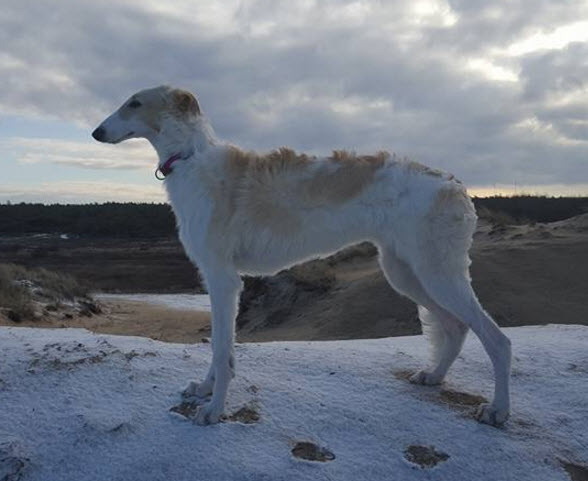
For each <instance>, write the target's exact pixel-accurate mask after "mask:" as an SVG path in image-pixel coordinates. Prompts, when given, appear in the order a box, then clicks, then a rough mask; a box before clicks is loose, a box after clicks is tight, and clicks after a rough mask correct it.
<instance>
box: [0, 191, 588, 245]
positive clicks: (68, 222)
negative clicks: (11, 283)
mask: <svg viewBox="0 0 588 481" xmlns="http://www.w3.org/2000/svg"><path fill="white" fill-rule="evenodd" d="M474 203H475V205H476V208H477V209H478V211H479V212H482V211H485V212H488V211H489V212H493V213H501V214H506V215H507V216H508V218H509V219H512V222H514V223H527V222H553V221H557V220H562V219H566V218H568V217H573V216H575V215H579V214H584V213H586V212H588V197H545V196H529V195H520V196H514V197H501V196H494V197H483V198H482V197H478V198H474ZM40 233H44V234H62V233H66V234H69V235H78V236H100V237H128V238H149V237H151V238H153V237H167V236H171V235H174V234H175V220H174V217H173V213H172V211H171V208H170V206H169V205H168V204H152V203H118V202H107V203H104V204H52V205H45V204H28V203H19V204H10V203H7V204H0V235H23V234H40Z"/></svg>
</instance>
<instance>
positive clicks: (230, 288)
mask: <svg viewBox="0 0 588 481" xmlns="http://www.w3.org/2000/svg"><path fill="white" fill-rule="evenodd" d="M201 267H202V271H203V273H204V278H205V279H206V284H207V286H208V293H209V295H210V301H211V305H212V364H211V366H210V370H209V372H208V374H207V376H206V379H205V380H204V382H203V383H202V384H200V385H196V383H190V385H189V386H188V389H187V391H188V392H186V394H190V391H192V393H193V394H196V395H202V394H204V395H206V394H209V393H210V391H211V390H212V398H211V400H210V402H208V403H206V404H204V405H202V406H201V407H200V409H199V411H198V414H197V418H196V422H197V423H198V424H214V423H217V422H218V421H219V420H220V418H221V416H222V414H223V411H224V408H225V401H226V398H227V392H228V389H229V383H230V382H231V379H232V378H233V377H234V375H235V355H234V340H235V317H236V316H237V300H238V297H239V292H240V291H241V288H242V282H241V279H240V277H239V275H238V273H237V272H236V271H235V270H234V269H230V268H227V267H226V266H222V265H215V266H214V267H213V268H210V266H206V267H204V266H201Z"/></svg>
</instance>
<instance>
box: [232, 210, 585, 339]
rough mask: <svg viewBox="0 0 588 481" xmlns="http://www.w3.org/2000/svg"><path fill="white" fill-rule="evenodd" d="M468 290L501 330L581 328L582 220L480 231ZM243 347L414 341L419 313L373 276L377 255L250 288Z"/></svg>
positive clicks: (367, 253)
mask: <svg viewBox="0 0 588 481" xmlns="http://www.w3.org/2000/svg"><path fill="white" fill-rule="evenodd" d="M471 257H472V261H473V263H472V268H471V272H472V278H473V283H474V288H475V289H476V292H477V293H478V295H479V297H480V299H481V301H482V304H483V305H484V306H485V308H486V309H487V310H488V311H489V312H490V313H491V314H492V315H493V316H494V318H495V319H496V321H497V322H498V323H499V324H500V325H501V326H519V325H537V324H547V323H561V324H585V325H588V303H587V302H586V292H588V269H586V266H588V214H586V215H583V216H578V217H573V218H571V219H568V220H565V221H560V222H555V223H551V224H536V225H532V226H531V225H524V226H502V227H493V226H491V225H489V224H487V223H484V222H480V225H479V227H478V230H477V233H476V235H475V239H474V246H473V248H472V252H471ZM248 287H249V292H247V291H246V292H245V294H244V307H245V309H242V313H241V315H240V318H239V320H238V324H239V325H240V326H241V331H240V334H241V336H242V338H243V339H263V340H270V339H352V338H371V337H385V336H392V335H409V334H417V333H420V325H419V322H418V320H417V317H416V308H415V306H414V305H413V303H412V302H410V301H408V300H407V299H405V298H403V297H401V296H399V295H398V294H396V293H395V292H394V291H393V290H392V289H391V288H390V287H389V286H388V284H387V282H386V280H385V279H384V277H383V275H382V274H381V272H380V269H379V266H378V262H377V255H376V251H375V249H374V248H371V247H370V246H368V245H361V246H359V247H352V248H349V249H347V250H346V251H344V252H342V253H339V254H337V255H335V256H333V257H330V258H328V259H326V260H319V261H313V262H310V263H307V264H305V265H302V266H299V267H296V268H294V269H291V270H289V271H285V272H282V273H280V274H278V275H277V276H275V277H273V278H267V279H265V280H261V281H259V280H257V281H255V282H250V283H249V284H248Z"/></svg>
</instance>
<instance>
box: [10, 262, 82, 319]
mask: <svg viewBox="0 0 588 481" xmlns="http://www.w3.org/2000/svg"><path fill="white" fill-rule="evenodd" d="M87 295H88V288H87V287H86V286H84V285H83V284H82V283H80V282H79V281H77V280H76V279H74V278H73V277H72V276H69V275H67V274H60V273H56V272H51V271H48V270H46V269H27V268H25V267H22V266H18V265H16V264H0V309H2V311H4V312H5V313H6V316H7V317H8V318H9V319H11V320H12V321H15V322H19V321H21V320H25V319H31V318H33V317H34V316H35V298H41V299H43V301H44V303H45V304H46V305H48V306H54V305H59V304H60V303H61V302H63V300H73V299H75V298H78V297H86V296H87Z"/></svg>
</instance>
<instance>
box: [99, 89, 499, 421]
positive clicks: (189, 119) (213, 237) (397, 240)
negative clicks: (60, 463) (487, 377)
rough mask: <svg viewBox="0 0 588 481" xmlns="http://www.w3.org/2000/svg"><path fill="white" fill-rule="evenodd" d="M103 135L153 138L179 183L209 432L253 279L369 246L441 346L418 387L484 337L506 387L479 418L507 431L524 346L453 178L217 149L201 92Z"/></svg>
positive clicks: (115, 118) (141, 112) (158, 104)
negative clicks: (491, 279)
mask: <svg viewBox="0 0 588 481" xmlns="http://www.w3.org/2000/svg"><path fill="white" fill-rule="evenodd" d="M93 136H94V137H95V138H96V139H97V140H99V141H102V142H109V143H118V142H121V141H123V140H126V139H129V138H137V137H141V138H146V139H147V140H149V141H150V142H151V144H152V145H153V147H154V148H155V150H156V151H157V153H158V155H159V159H160V162H159V167H158V170H159V172H160V173H167V175H166V177H165V180H164V184H165V189H166V191H167V194H168V197H169V201H170V203H171V206H172V208H173V211H174V213H175V216H176V220H177V226H178V232H179V237H180V240H181V242H182V244H183V246H184V248H185V250H186V253H187V255H188V256H189V257H190V259H191V260H192V261H193V262H194V263H195V264H196V265H198V267H199V268H200V271H201V273H202V275H203V277H204V280H205V282H206V284H207V286H208V291H209V293H210V298H211V302H212V346H213V359H212V363H211V367H210V370H209V372H208V374H207V376H206V377H205V379H204V381H203V382H201V383H197V382H190V384H189V385H188V387H187V388H186V390H185V393H186V395H188V396H198V397H208V396H211V399H210V401H209V402H208V403H206V404H204V405H203V406H202V407H201V408H200V410H199V413H198V422H199V423H201V424H208V423H215V422H217V421H218V420H219V419H220V418H221V416H222V414H223V410H224V405H225V400H226V397H227V391H228V387H229V382H230V380H231V378H232V377H233V376H234V370H235V358H234V354H233V343H234V335H235V317H236V314H237V300H238V296H239V293H240V291H241V288H242V283H241V279H240V274H244V273H246V274H273V273H275V272H277V271H279V270H281V269H283V268H285V267H288V266H291V265H293V264H296V263H299V262H303V261H305V260H308V259H310V258H315V257H319V256H326V255H329V254H332V253H333V252H336V251H337V250H339V249H341V248H343V247H345V246H348V245H350V244H353V243H357V242H362V241H369V242H372V243H373V244H375V245H376V246H377V247H378V249H379V252H380V265H381V267H382V270H383V272H384V274H385V276H386V278H387V280H388V281H389V283H390V285H392V286H393V287H394V288H395V289H396V290H397V291H398V292H400V293H401V294H404V295H406V296H407V297H409V298H411V299H412V300H413V301H414V302H416V303H417V305H418V311H419V317H420V319H421V322H422V325H423V331H424V332H425V334H427V335H428V337H429V339H430V341H431V345H432V353H433V356H432V363H431V366H430V367H429V368H427V369H425V370H422V371H419V372H417V373H415V374H414V375H413V376H412V378H411V381H412V382H415V383H421V384H439V383H440V382H441V381H442V380H443V378H444V376H445V374H446V373H447V371H448V369H449V367H450V366H451V364H452V363H453V361H454V360H455V358H456V357H457V355H458V354H459V352H460V350H461V347H462V345H463V342H464V339H465V336H466V334H467V332H468V329H469V328H471V329H472V330H473V331H474V332H475V334H476V335H477V336H478V337H479V338H480V340H481V341H482V344H483V346H484V348H485V350H486V352H487V353H488V355H489V357H490V359H491V361H492V363H493V366H494V373H495V381H496V382H495V396H494V400H493V401H492V402H491V403H490V404H486V405H483V406H481V407H480V409H479V412H478V418H479V420H480V421H482V422H485V423H489V424H501V423H503V422H504V421H505V420H506V419H507V417H508V414H509V406H510V401H509V375H510V359H511V348H510V342H509V340H508V338H507V337H506V336H505V335H504V334H503V333H502V332H501V331H500V329H499V328H498V326H497V325H496V324H495V323H494V321H493V320H492V319H491V318H490V316H489V315H488V314H487V313H486V312H485V311H484V310H483V309H482V307H481V306H480V304H479V302H478V300H477V298H476V295H475V293H474V291H473V290H472V287H471V284H470V276H469V264H470V260H469V257H468V250H469V248H470V246H471V243H472V235H473V232H474V230H475V226H476V213H475V210H474V206H473V204H472V202H471V200H470V198H469V197H468V195H467V193H466V189H465V188H464V186H463V185H462V184H461V183H460V182H459V181H457V180H456V179H455V178H454V177H453V176H452V175H449V174H446V173H443V172H440V171H437V170H433V169H430V168H428V167H426V166H424V165H421V164H418V163H415V162H410V161H408V160H405V159H399V158H397V157H395V156H393V155H389V154H388V153H386V152H380V153H378V154H376V155H366V156H360V155H355V154H352V153H348V152H345V151H335V152H333V154H332V155H331V156H330V157H324V158H321V157H314V156H307V155H303V154H298V153H296V152H294V151H293V150H290V149H286V148H281V149H279V150H276V151H273V152H271V153H269V154H266V155H260V154H257V153H254V152H244V151H243V150H241V149H239V148H238V147H235V146H233V145H229V144H226V143H223V142H219V141H218V140H217V139H216V138H215V136H214V134H213V131H212V129H211V127H210V125H209V123H208V122H207V120H206V118H205V117H204V116H203V115H202V113H201V110H200V106H199V104H198V101H197V100H196V98H195V97H194V96H193V95H192V94H190V93H189V92H186V91H182V90H178V89H173V88H170V87H158V88H155V89H150V90H144V91H141V92H138V93H137V94H135V95H133V96H132V97H131V98H130V99H129V100H127V101H126V102H125V103H124V104H123V105H122V106H121V107H120V108H119V109H118V110H117V111H116V112H114V113H113V114H112V115H111V116H110V117H108V118H107V119H106V120H105V121H104V122H102V124H101V125H100V126H99V127H98V128H97V129H96V130H95V131H94V133H93ZM366 302H369V300H366Z"/></svg>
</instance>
